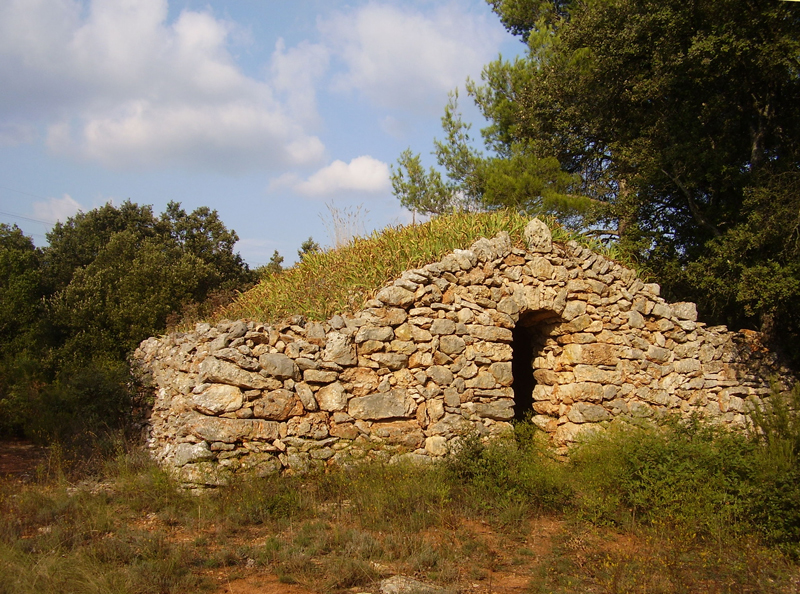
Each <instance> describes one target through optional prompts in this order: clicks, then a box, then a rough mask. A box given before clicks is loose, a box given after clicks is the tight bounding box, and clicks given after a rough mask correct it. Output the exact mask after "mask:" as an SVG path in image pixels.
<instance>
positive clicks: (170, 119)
mask: <svg viewBox="0 0 800 594" xmlns="http://www.w3.org/2000/svg"><path fill="white" fill-rule="evenodd" d="M235 29H236V27H235V25H233V24H232V23H230V22H227V21H224V20H220V19H217V18H215V17H214V16H212V15H211V14H209V13H206V12H196V11H190V10H184V11H183V12H182V13H181V14H180V16H179V17H178V18H177V19H176V20H175V21H174V22H172V23H169V22H167V0H90V1H88V2H79V1H77V0H4V1H3V2H0V80H3V88H4V92H3V93H2V94H0V122H8V121H15V122H18V121H20V120H22V121H27V122H28V123H44V124H46V126H47V127H48V136H47V138H48V146H49V147H50V148H51V150H53V151H55V152H57V153H59V154H63V155H68V156H76V157H78V158H84V159H88V160H93V161H98V162H100V163H102V164H104V165H106V166H110V167H116V168H141V167H160V166H164V167H169V166H183V167H188V168H203V169H209V168H210V169H212V170H221V171H241V170H246V169H253V168H259V169H273V170H274V169H279V168H284V167H287V166H292V165H296V164H305V165H309V164H315V163H318V162H319V160H320V159H321V158H322V155H323V152H324V147H323V146H322V143H321V141H320V140H319V139H318V138H316V137H315V136H313V135H310V134H308V133H307V132H306V131H305V130H304V127H303V123H302V122H301V121H298V119H297V117H296V115H295V113H294V112H293V111H291V110H287V109H286V108H285V107H284V105H283V104H282V103H281V102H280V101H279V100H278V99H276V98H275V96H274V93H273V88H272V87H271V86H270V85H269V84H267V83H266V82H264V81H260V80H257V79H254V78H251V77H248V76H246V75H244V73H243V72H242V71H241V69H240V68H239V67H238V66H237V64H236V63H235V61H234V59H233V57H232V55H231V54H230V52H229V48H228V45H229V38H230V37H231V35H232V32H234V31H235ZM301 50H302V51H301ZM303 51H305V52H306V53H308V51H309V50H307V49H305V48H301V49H298V50H297V52H300V53H302V52H303ZM293 56H294V53H292V52H285V53H284V54H281V56H279V58H282V59H283V61H284V62H286V61H291V60H290V58H292V57H293ZM318 70H319V67H318V68H317V70H314V71H313V72H317V71H318ZM313 72H312V73H311V74H313ZM311 74H309V76H311ZM285 78H286V76H285V75H284V76H283V79H285ZM283 79H282V78H281V77H280V76H278V77H276V80H277V83H276V84H278V86H279V87H280V84H283V87H280V88H279V89H278V90H280V91H282V92H287V93H289V92H290V91H293V89H289V88H288V86H287V83H285V82H281V81H282V80H283ZM304 84H305V83H304ZM308 86H309V85H308V84H306V86H305V87H303V86H302V85H300V87H295V88H300V89H301V90H303V92H304V93H306V96H307V95H308V90H307V89H308ZM293 92H295V91H293ZM299 92H300V91H296V92H295V95H294V96H293V97H295V98H296V97H297V93H299ZM298 105H300V103H299V102H298ZM306 105H308V106H309V107H308V110H313V108H314V103H313V101H310V100H307V101H306ZM306 116H308V114H306Z"/></svg>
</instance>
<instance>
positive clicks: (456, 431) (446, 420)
mask: <svg viewBox="0 0 800 594" xmlns="http://www.w3.org/2000/svg"><path fill="white" fill-rule="evenodd" d="M472 428H473V425H472V423H470V422H469V421H468V420H466V419H465V418H464V417H462V416H461V415H454V414H451V413H447V414H445V415H444V417H442V419H440V420H439V421H438V422H436V423H432V424H431V425H430V426H429V427H428V432H429V433H430V434H431V435H444V436H445V437H451V436H454V435H462V434H464V433H465V432H467V431H469V430H470V429H472Z"/></svg>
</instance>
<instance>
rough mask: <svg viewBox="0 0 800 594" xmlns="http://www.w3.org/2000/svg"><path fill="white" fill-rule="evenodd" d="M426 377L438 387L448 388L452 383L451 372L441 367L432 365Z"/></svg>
mask: <svg viewBox="0 0 800 594" xmlns="http://www.w3.org/2000/svg"><path fill="white" fill-rule="evenodd" d="M428 377H429V378H431V379H432V380H433V381H435V382H436V383H437V384H439V385H440V386H449V385H450V384H451V383H453V372H452V371H450V370H449V369H448V368H447V367H444V366H442V365H433V366H431V367H429V368H428Z"/></svg>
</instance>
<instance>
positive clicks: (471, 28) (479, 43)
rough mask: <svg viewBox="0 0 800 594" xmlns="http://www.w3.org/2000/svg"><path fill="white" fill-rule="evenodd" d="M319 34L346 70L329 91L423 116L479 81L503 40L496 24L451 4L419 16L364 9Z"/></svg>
mask: <svg viewBox="0 0 800 594" xmlns="http://www.w3.org/2000/svg"><path fill="white" fill-rule="evenodd" d="M319 27H320V31H321V33H322V36H323V38H324V39H325V40H326V43H328V44H330V45H331V47H332V48H334V51H335V52H336V54H337V55H338V56H339V57H340V58H341V59H342V60H343V61H344V63H345V65H346V68H347V70H346V72H345V73H343V74H341V75H339V76H337V77H336V79H335V86H336V88H338V89H340V90H351V89H355V90H357V91H359V92H361V93H364V94H365V95H366V96H367V97H368V98H369V99H370V100H372V101H374V102H376V103H378V104H380V105H382V106H384V107H389V108H400V109H407V110H411V111H423V112H431V111H434V112H438V111H440V110H441V107H442V104H443V100H444V99H443V98H444V97H446V93H447V91H449V90H451V89H453V88H455V87H457V86H458V85H461V84H462V83H463V82H464V80H465V78H466V77H467V76H472V77H477V76H479V74H480V72H481V68H482V66H483V65H484V64H485V63H486V62H488V61H489V60H491V59H492V58H494V57H496V55H497V50H498V48H499V45H500V42H501V41H502V39H503V37H504V35H505V34H504V32H503V29H502V27H501V26H500V25H499V24H498V23H495V22H493V21H488V20H486V19H485V18H484V17H480V16H476V15H475V14H473V13H470V12H467V11H465V9H464V7H463V5H462V4H459V3H456V2H451V3H447V4H444V5H442V4H437V5H436V7H435V8H433V9H432V10H431V11H430V12H427V13H423V12H419V11H415V10H413V9H406V10H404V9H401V8H398V7H395V6H390V5H385V4H379V3H376V2H371V3H369V4H366V5H365V6H363V7H362V8H360V9H359V10H357V11H356V12H355V14H343V13H340V14H337V15H335V16H334V17H332V18H330V19H329V20H326V21H322V22H321V23H320V25H319Z"/></svg>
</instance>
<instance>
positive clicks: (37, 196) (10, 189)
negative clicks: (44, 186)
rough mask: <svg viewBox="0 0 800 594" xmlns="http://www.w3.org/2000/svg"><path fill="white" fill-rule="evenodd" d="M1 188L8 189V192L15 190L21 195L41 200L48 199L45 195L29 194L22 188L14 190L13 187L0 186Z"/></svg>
mask: <svg viewBox="0 0 800 594" xmlns="http://www.w3.org/2000/svg"><path fill="white" fill-rule="evenodd" d="M0 188H2V189H3V190H8V191H9V192H16V193H17V194H22V195H23V196H30V197H31V198H41V199H42V200H50V198H47V197H45V196H39V195H38V194H31V193H30V192H23V191H22V190H15V189H14V188H9V187H8V186H0Z"/></svg>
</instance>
